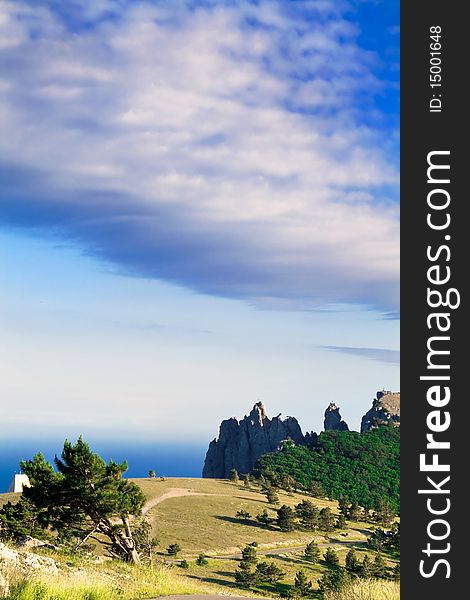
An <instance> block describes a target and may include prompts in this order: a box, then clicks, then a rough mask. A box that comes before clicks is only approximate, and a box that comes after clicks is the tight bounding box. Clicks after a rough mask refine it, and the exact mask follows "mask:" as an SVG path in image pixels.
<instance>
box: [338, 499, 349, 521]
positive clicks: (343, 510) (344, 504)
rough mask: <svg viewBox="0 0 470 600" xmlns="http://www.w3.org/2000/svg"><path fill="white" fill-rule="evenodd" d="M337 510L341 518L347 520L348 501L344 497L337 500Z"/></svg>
mask: <svg viewBox="0 0 470 600" xmlns="http://www.w3.org/2000/svg"><path fill="white" fill-rule="evenodd" d="M338 508H339V512H340V514H342V515H343V517H344V518H345V519H347V518H348V515H349V501H348V499H347V498H345V497H344V496H341V498H340V499H339V500H338Z"/></svg>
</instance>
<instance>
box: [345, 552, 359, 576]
mask: <svg viewBox="0 0 470 600" xmlns="http://www.w3.org/2000/svg"><path fill="white" fill-rule="evenodd" d="M360 566H361V565H360V564H359V560H358V558H357V555H356V552H355V551H354V549H353V548H351V550H349V552H348V553H347V554H346V570H347V571H348V572H349V573H359V571H360Z"/></svg>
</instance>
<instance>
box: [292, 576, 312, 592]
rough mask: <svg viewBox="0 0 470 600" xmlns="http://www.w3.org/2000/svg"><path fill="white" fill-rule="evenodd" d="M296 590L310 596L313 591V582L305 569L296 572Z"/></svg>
mask: <svg viewBox="0 0 470 600" xmlns="http://www.w3.org/2000/svg"><path fill="white" fill-rule="evenodd" d="M294 590H295V592H296V593H297V594H298V595H299V596H309V595H310V594H311V593H312V582H311V581H309V580H308V579H307V576H306V575H305V573H304V571H297V573H296V574H295V579H294Z"/></svg>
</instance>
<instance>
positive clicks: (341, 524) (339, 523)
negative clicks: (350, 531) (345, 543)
mask: <svg viewBox="0 0 470 600" xmlns="http://www.w3.org/2000/svg"><path fill="white" fill-rule="evenodd" d="M345 527H346V519H345V518H344V515H341V514H340V515H338V518H337V519H336V523H335V529H345Z"/></svg>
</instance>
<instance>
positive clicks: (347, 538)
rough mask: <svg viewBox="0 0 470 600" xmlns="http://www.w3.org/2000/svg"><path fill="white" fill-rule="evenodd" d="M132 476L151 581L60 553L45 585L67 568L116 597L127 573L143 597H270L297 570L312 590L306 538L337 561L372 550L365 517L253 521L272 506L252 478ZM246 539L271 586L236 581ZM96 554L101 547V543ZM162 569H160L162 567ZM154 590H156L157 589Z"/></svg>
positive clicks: (286, 500)
mask: <svg viewBox="0 0 470 600" xmlns="http://www.w3.org/2000/svg"><path fill="white" fill-rule="evenodd" d="M133 481H135V483H137V484H138V485H139V486H140V487H141V489H142V490H143V492H144V493H145V496H146V498H147V503H146V504H145V507H144V513H145V514H146V517H147V518H148V520H149V521H150V523H151V525H152V534H153V535H155V536H156V537H157V538H158V539H159V544H158V547H157V549H156V553H155V563H154V564H155V568H156V569H157V573H158V580H155V581H152V577H153V576H152V575H151V572H150V571H146V570H145V569H144V570H142V569H140V570H139V569H133V568H131V566H125V567H124V566H123V571H122V573H123V574H124V575H123V576H122V582H120V577H121V575H119V573H120V571H119V569H118V566H116V565H118V563H115V562H113V563H106V562H105V563H102V564H99V563H97V564H96V565H95V564H94V562H90V561H89V560H85V559H83V560H82V559H81V558H80V556H73V557H72V556H68V555H67V556H65V557H64V556H61V555H60V554H58V555H57V556H56V555H54V554H53V553H52V555H53V556H54V558H56V560H58V562H59V563H60V564H61V565H62V566H63V568H64V569H65V571H64V573H63V577H62V575H60V577H59V579H57V578H56V579H54V581H49V579H48V585H51V586H54V585H56V583H57V585H58V584H59V583H60V585H65V584H64V581H65V580H66V579H67V572H69V571H70V569H75V570H77V573H80V577H79V578H77V582H80V584H81V585H82V586H83V585H84V582H86V580H87V579H89V580H90V581H91V580H93V581H95V582H96V585H98V587H99V586H100V585H103V582H105V581H106V580H107V579H108V580H109V581H111V580H112V581H114V583H113V586H117V587H118V588H119V589H120V588H121V587H122V589H123V590H124V592H125V593H124V592H123V594H122V596H123V598H126V597H128V596H127V593H128V592H127V591H125V590H127V589H128V588H129V585H130V583H129V582H128V583H125V582H124V580H126V581H128V580H129V581H130V580H132V578H135V579H136V583H135V586H136V588H135V589H142V590H145V589H148V590H149V593H148V594H147V595H146V594H145V593H142V594H141V595H140V596H139V597H141V598H146V597H147V598H149V597H151V596H155V595H158V594H159V593H171V590H172V589H173V590H175V591H176V590H184V591H185V592H189V593H196V592H199V593H201V592H202V591H207V590H209V591H212V592H214V593H225V594H226V593H231V594H234V595H236V596H239V595H251V596H252V595H256V594H264V595H268V596H273V595H277V594H278V593H279V590H280V589H289V586H291V585H292V583H293V581H294V577H295V574H296V573H297V572H298V571H299V570H300V569H302V570H303V571H305V573H306V575H307V577H308V578H309V579H310V580H311V581H312V582H313V585H314V588H316V587H317V580H318V579H319V578H320V577H321V576H322V574H323V573H325V571H326V570H327V568H326V565H325V563H324V561H323V559H321V560H320V562H318V563H316V564H312V563H309V562H307V561H306V560H305V559H304V555H303V551H304V549H305V546H306V544H307V543H308V542H310V541H312V540H315V541H316V543H317V544H318V546H319V548H320V551H321V553H322V555H323V553H324V552H325V551H326V549H327V548H328V547H332V548H334V549H335V550H336V551H337V554H338V557H339V561H340V564H341V565H343V566H344V564H345V557H346V553H347V552H348V550H349V549H350V548H354V549H355V550H356V553H357V556H358V559H359V560H360V561H362V560H363V558H364V556H365V555H368V556H369V557H370V559H371V560H373V559H374V556H375V552H373V551H372V550H370V549H369V548H368V547H367V543H366V542H367V537H368V535H369V534H370V533H371V531H372V529H373V527H374V526H373V525H372V524H370V523H364V522H357V523H353V522H348V523H347V524H346V525H345V527H344V528H343V529H341V530H339V529H333V530H332V531H330V532H325V531H319V530H317V531H314V532H312V531H310V532H309V531H301V530H298V529H297V530H294V531H288V532H282V531H280V530H279V528H278V527H277V526H276V525H273V526H267V527H265V526H262V525H261V524H260V523H259V522H257V521H256V520H255V517H256V515H257V514H259V513H261V512H262V511H263V510H264V509H267V511H268V513H270V514H271V515H272V516H273V517H274V516H275V512H274V507H273V506H271V505H269V504H268V502H267V499H266V496H265V495H264V494H263V493H261V490H260V488H259V486H258V485H256V484H251V485H250V488H247V487H246V486H245V485H244V484H243V483H242V482H239V483H232V482H229V481H226V480H211V479H181V478H169V479H165V480H161V479H158V478H154V479H135V480H133ZM278 494H279V502H280V504H286V505H288V506H291V507H294V506H295V505H297V504H299V503H300V502H302V500H305V499H308V496H306V495H305V494H300V493H287V492H284V491H282V490H279V491H278ZM3 499H5V495H3V496H1V495H0V503H1V501H2V500H3ZM8 499H11V498H8ZM310 500H312V501H313V502H314V504H315V505H316V506H317V507H318V508H320V509H321V508H330V509H331V511H332V512H333V513H334V514H335V515H337V514H338V503H337V502H336V501H333V500H328V499H318V498H310ZM239 510H245V511H247V512H249V513H250V515H251V517H250V518H248V519H247V522H243V521H242V520H240V518H237V517H236V516H235V515H236V513H237V512H238V511H239ZM252 542H257V544H258V548H257V551H258V557H259V559H260V561H269V562H271V561H272V562H274V563H275V564H276V566H277V567H278V568H280V569H281V570H282V571H283V573H284V575H283V578H282V580H281V581H280V582H279V583H278V584H276V586H274V585H271V584H267V583H266V584H259V585H256V586H252V587H251V589H249V590H243V589H241V588H239V587H237V586H236V583H235V571H236V569H237V568H238V566H239V559H240V553H241V550H242V549H243V548H244V547H245V546H246V545H247V544H250V543H252ZM170 544H178V545H179V546H180V547H181V551H180V553H179V554H178V556H177V557H176V558H174V557H170V556H169V555H168V553H167V551H166V549H167V548H168V546H169V545H170ZM96 550H98V548H96V549H95V551H96ZM99 553H102V549H100V551H99ZM201 553H203V554H205V555H206V556H207V559H208V562H207V564H205V565H204V566H200V565H197V564H196V561H195V559H196V558H197V557H198V555H199V554H201ZM48 555H49V556H50V555H51V554H50V553H49V554H48ZM182 560H185V561H187V565H186V566H187V568H184V569H183V568H181V566H180V563H181V561H182ZM386 563H387V565H388V566H389V567H390V568H391V567H393V566H394V565H395V564H396V559H395V558H394V557H393V556H389V557H388V558H387V559H386ZM108 565H109V566H108ZM113 565H114V566H113ZM162 568H163V569H166V571H165V570H164V571H162ZM61 569H62V567H61ZM60 573H62V571H61V570H60ZM126 578H127V579H126ZM54 582H55V583H54ZM133 585H134V584H133ZM139 586H140V587H139ZM51 589H53V588H51ZM160 589H161V590H162V592H160V591H159V590H160ZM150 590H152V592H151V593H150ZM61 593H62V592H61ZM51 594H52V593H51ZM41 597H42V596H41ZM50 597H51V598H58V599H59V600H62V598H64V599H65V598H68V597H67V595H65V596H64V597H63V596H61V595H57V596H54V595H53V594H52V595H51V596H50ZM71 597H72V596H71V595H70V598H71ZM84 597H85V596H84ZM93 597H95V596H93ZM101 597H103V598H106V600H107V596H99V595H98V596H96V598H98V599H99V600H101ZM44 598H45V599H46V600H48V599H49V596H46V595H45V596H44ZM77 598H80V600H81V598H82V597H81V596H77Z"/></svg>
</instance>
